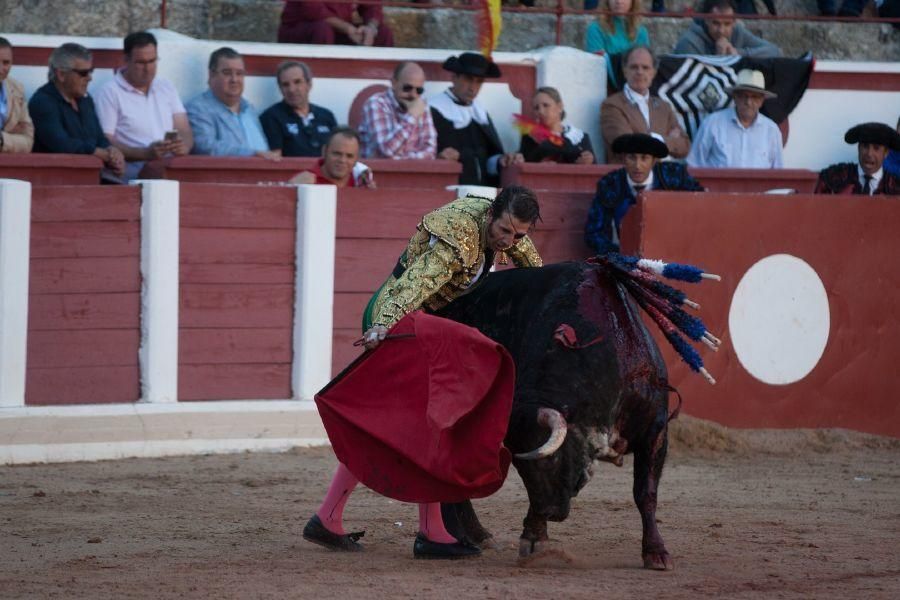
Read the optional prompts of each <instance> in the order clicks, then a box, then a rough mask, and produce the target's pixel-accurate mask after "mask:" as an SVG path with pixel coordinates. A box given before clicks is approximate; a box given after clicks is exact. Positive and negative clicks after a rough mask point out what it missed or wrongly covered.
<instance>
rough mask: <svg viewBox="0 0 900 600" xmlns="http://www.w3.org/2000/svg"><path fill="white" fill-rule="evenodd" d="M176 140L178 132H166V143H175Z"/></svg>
mask: <svg viewBox="0 0 900 600" xmlns="http://www.w3.org/2000/svg"><path fill="white" fill-rule="evenodd" d="M177 139H178V131H177V130H175V129H173V130H172V131H167V132H166V137H165V140H166V141H167V142H174V141H176V140H177Z"/></svg>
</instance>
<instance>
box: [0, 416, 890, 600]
mask: <svg viewBox="0 0 900 600" xmlns="http://www.w3.org/2000/svg"><path fill="white" fill-rule="evenodd" d="M898 458H900V441H898V440H895V439H888V438H881V437H876V436H866V435H863V434H858V433H854V432H849V431H843V430H790V431H774V430H764V431H736V430H731V429H727V428H724V427H720V426H718V425H715V424H712V423H708V422H705V421H700V420H697V419H691V418H690V417H682V418H679V419H678V420H676V421H674V422H673V423H672V425H671V451H670V455H669V461H668V463H667V465H666V470H665V472H664V474H663V480H662V483H661V485H660V494H659V511H658V513H657V514H658V518H659V521H660V529H661V531H662V534H663V536H664V537H665V540H666V544H667V546H668V549H669V552H670V553H671V554H672V556H673V558H674V560H675V570H674V571H673V572H667V573H659V572H651V571H646V570H644V569H642V568H641V557H640V543H641V540H640V538H641V530H640V519H639V516H638V512H637V509H636V508H635V506H634V503H633V501H632V499H631V461H630V460H627V461H626V463H625V466H624V467H623V468H620V469H617V468H616V467H613V466H612V465H608V464H602V465H598V467H597V469H596V471H597V474H596V475H595V477H594V479H593V481H591V482H590V483H589V484H588V486H587V487H586V488H585V489H584V490H583V491H582V493H581V494H580V496H579V497H578V498H577V499H576V500H575V501H574V503H573V508H572V514H571V515H570V517H569V519H568V520H566V521H565V522H563V523H551V524H550V535H551V537H552V538H553V539H554V540H555V543H557V544H559V545H560V546H561V547H563V548H565V552H566V553H568V554H571V556H574V557H577V560H576V561H573V562H571V563H570V562H567V561H562V560H560V561H556V562H554V563H552V564H548V565H537V566H531V567H528V568H525V567H520V566H517V564H516V562H517V560H516V559H517V547H518V535H519V533H520V531H521V521H522V518H523V517H524V515H525V511H526V508H527V499H526V495H525V491H524V489H523V487H522V484H521V481H520V480H519V478H518V475H516V474H515V473H511V475H510V478H509V480H508V481H507V483H506V484H505V485H504V487H503V489H502V490H501V491H500V492H499V493H497V494H496V495H494V496H492V497H491V498H487V499H484V500H479V501H477V502H476V509H477V510H478V511H479V513H480V515H481V516H482V520H483V522H484V523H485V525H486V526H487V527H488V528H489V529H491V530H492V531H493V532H494V534H495V536H496V539H497V541H498V548H497V549H496V550H490V551H487V552H485V554H484V555H483V556H482V557H481V558H479V559H473V560H467V561H461V562H452V563H444V562H431V561H415V560H413V558H412V541H413V537H414V535H415V531H416V508H415V506H412V505H409V504H403V503H399V502H394V501H391V500H389V499H386V498H383V497H381V496H378V495H377V494H374V493H372V492H370V491H368V490H365V489H359V490H357V492H356V493H354V495H353V497H352V499H351V500H350V503H349V505H348V507H347V511H346V514H345V519H346V526H347V528H348V530H360V529H365V530H366V531H367V533H366V537H365V538H363V540H362V541H363V543H364V544H365V545H366V552H365V553H364V554H362V555H358V554H353V555H347V554H335V553H331V552H328V551H326V550H324V549H322V548H319V547H317V546H313V545H311V544H308V543H306V542H304V541H303V540H302V539H301V537H300V534H301V531H302V528H303V525H304V523H305V522H306V519H307V518H308V517H309V516H310V515H311V514H312V513H313V511H314V510H315V509H316V507H317V505H318V502H319V501H320V500H321V498H322V496H323V494H324V493H325V489H326V487H327V485H328V481H329V478H330V475H331V472H332V470H333V469H334V466H335V461H334V457H333V454H332V452H331V450H330V448H308V449H300V450H296V451H293V452H289V453H286V454H264V453H248V454H240V455H225V456H196V457H177V458H165V459H130V460H120V461H109V462H98V463H71V464H54V465H31V466H14V467H0V548H2V560H0V598H3V599H8V598H67V599H68V598H92V599H93V598H365V599H367V600H380V599H388V598H453V599H454V600H458V599H462V598H479V599H490V598H497V599H501V598H503V599H505V598H509V597H515V598H592V599H596V598H605V597H609V598H623V599H624V598H646V597H664V598H691V599H696V598H754V599H756V598H758V599H763V598H765V599H769V598H823V597H849V598H895V597H896V596H897V590H900V564H898V563H897V561H896V558H895V556H896V552H895V550H894V549H895V548H896V547H897V543H898V541H900V502H898V498H900V460H898Z"/></svg>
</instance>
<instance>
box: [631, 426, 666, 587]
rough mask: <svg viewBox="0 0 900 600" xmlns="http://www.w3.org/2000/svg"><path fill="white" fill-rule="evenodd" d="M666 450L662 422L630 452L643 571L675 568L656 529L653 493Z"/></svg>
mask: <svg viewBox="0 0 900 600" xmlns="http://www.w3.org/2000/svg"><path fill="white" fill-rule="evenodd" d="M654 431H655V432H656V434H655V435H654ZM667 448H668V427H667V424H666V422H665V420H663V424H662V427H660V428H658V429H657V428H656V427H651V430H650V431H649V432H648V434H647V436H646V438H645V440H644V441H643V442H642V443H640V444H637V445H636V447H635V449H634V502H635V504H637V507H638V510H639V511H640V513H641V522H642V523H643V527H644V534H643V539H642V542H641V556H642V557H643V559H644V568H646V569H656V570H659V571H665V570H668V569H673V568H675V563H674V562H672V557H671V556H669V553H668V551H667V550H666V545H665V543H664V542H663V539H662V536H661V535H660V533H659V529H658V528H657V526H656V491H657V487H658V486H659V479H660V477H661V476H662V470H663V464H665V462H666V450H667Z"/></svg>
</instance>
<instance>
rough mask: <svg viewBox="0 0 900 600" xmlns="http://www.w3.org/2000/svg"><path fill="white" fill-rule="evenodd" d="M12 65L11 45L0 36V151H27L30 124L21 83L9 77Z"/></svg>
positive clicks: (31, 132) (30, 141) (31, 130)
mask: <svg viewBox="0 0 900 600" xmlns="http://www.w3.org/2000/svg"><path fill="white" fill-rule="evenodd" d="M12 62H13V52H12V44H10V43H9V40H7V39H6V38H3V37H0V125H2V127H0V152H31V146H32V145H33V144H34V125H33V124H32V123H31V117H30V116H28V107H27V106H26V104H25V92H24V91H23V89H22V84H21V83H19V82H18V81H16V80H15V79H13V78H12V77H9V70H10V69H11V68H12Z"/></svg>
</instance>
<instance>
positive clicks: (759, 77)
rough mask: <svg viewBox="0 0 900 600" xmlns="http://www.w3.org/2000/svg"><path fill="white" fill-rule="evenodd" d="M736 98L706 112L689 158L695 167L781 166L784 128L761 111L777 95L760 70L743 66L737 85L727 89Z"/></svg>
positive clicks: (767, 167) (764, 167) (755, 167)
mask: <svg viewBox="0 0 900 600" xmlns="http://www.w3.org/2000/svg"><path fill="white" fill-rule="evenodd" d="M726 91H727V92H728V93H729V94H730V95H731V97H732V99H733V100H734V106H729V107H726V108H723V109H722V110H719V111H717V112H714V113H712V114H711V115H709V116H707V117H706V118H705V119H704V120H703V123H701V125H700V129H699V130H698V131H697V135H696V136H694V143H693V145H692V146H691V152H690V154H688V157H687V162H688V164H689V165H690V166H692V167H727V168H733V169H734V168H744V169H780V168H781V167H782V166H783V161H782V157H781V130H780V129H778V125H776V124H775V122H774V121H772V119H770V118H769V117H767V116H765V115H763V114H761V113H760V112H759V109H760V108H762V105H763V102H765V101H766V99H767V98H775V97H776V95H775V94H774V93H773V92H770V91H768V90H767V89H766V79H765V77H764V76H763V74H762V73H761V72H760V71H751V70H750V69H743V70H741V71H740V72H738V74H737V81H736V82H735V84H734V86H733V87H731V88H728V89H727V90H726Z"/></svg>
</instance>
